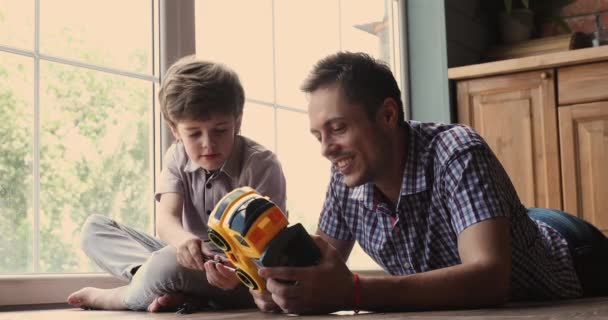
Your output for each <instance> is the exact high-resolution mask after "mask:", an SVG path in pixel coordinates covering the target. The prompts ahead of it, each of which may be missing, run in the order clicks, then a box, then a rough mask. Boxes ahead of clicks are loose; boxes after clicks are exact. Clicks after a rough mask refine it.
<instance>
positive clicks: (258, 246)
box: [208, 187, 321, 290]
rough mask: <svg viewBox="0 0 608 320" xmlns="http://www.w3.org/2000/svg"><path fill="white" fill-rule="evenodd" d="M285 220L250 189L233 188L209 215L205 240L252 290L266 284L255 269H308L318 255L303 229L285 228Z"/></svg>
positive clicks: (319, 254) (275, 207) (316, 262)
mask: <svg viewBox="0 0 608 320" xmlns="http://www.w3.org/2000/svg"><path fill="white" fill-rule="evenodd" d="M287 225H288V221H287V217H286V216H285V214H283V212H282V211H281V209H280V208H279V207H277V206H276V205H275V204H274V203H273V202H272V201H270V200H269V199H268V198H266V197H263V196H261V195H260V194H259V193H257V192H256V191H255V190H254V189H253V188H250V187H241V188H237V189H235V190H233V191H231V192H230V193H228V194H227V195H225V196H224V197H223V198H222V199H221V200H220V201H219V202H218V203H217V205H216V206H215V208H214V209H213V212H212V213H211V215H210V216H209V222H208V235H209V240H211V242H213V244H215V245H216V246H217V247H218V248H219V249H221V250H222V251H223V252H224V253H225V254H226V257H227V258H228V259H229V260H230V262H232V263H233V264H234V266H235V267H236V270H235V272H236V275H237V277H238V278H239V280H241V282H242V283H243V284H245V285H246V286H247V287H249V288H250V289H253V290H263V289H264V288H265V287H266V282H265V280H264V279H263V278H261V277H260V276H258V272H257V270H258V268H259V267H276V266H310V265H314V264H318V263H319V261H320V259H321V253H320V251H319V248H318V247H317V246H316V244H315V243H314V241H313V240H312V238H310V235H309V234H308V233H307V232H306V230H305V229H304V227H303V226H302V225H301V224H300V223H298V224H295V225H293V226H290V227H288V226H287Z"/></svg>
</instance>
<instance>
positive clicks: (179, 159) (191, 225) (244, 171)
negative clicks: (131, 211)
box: [155, 135, 287, 239]
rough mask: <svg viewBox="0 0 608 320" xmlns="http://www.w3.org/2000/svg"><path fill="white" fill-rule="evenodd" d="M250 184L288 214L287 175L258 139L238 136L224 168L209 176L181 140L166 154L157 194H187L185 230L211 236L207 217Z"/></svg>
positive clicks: (203, 236) (158, 197) (183, 212)
mask: <svg viewBox="0 0 608 320" xmlns="http://www.w3.org/2000/svg"><path fill="white" fill-rule="evenodd" d="M242 186H249V187H252V188H254V189H256V190H257V191H258V192H259V193H260V194H262V195H263V196H267V197H269V198H270V200H272V202H274V203H275V204H277V205H278V206H279V207H280V208H281V210H283V212H285V214H287V210H286V207H285V176H284V175H283V170H282V169H281V164H280V163H279V161H278V160H277V157H276V156H275V154H274V153H273V152H272V151H270V150H268V149H266V148H264V147H263V146H262V145H260V144H258V143H256V142H255V141H253V140H251V139H248V138H245V137H243V136H240V135H238V136H237V137H236V139H235V143H234V148H233V150H232V153H231V154H230V156H229V157H228V159H227V160H226V162H225V163H224V165H223V166H222V168H221V169H220V170H218V171H217V172H215V173H214V174H212V175H210V176H208V174H207V171H206V170H205V169H203V168H201V167H200V166H199V165H198V164H196V163H195V162H193V161H190V159H189V158H188V155H187V154H186V149H185V148H184V145H183V144H182V143H181V142H176V143H174V144H173V145H171V147H169V150H167V153H166V154H165V161H164V169H163V170H162V172H161V174H160V181H159V187H158V190H157V192H156V194H155V199H156V201H160V198H161V196H162V194H163V193H171V192H175V193H180V194H182V195H183V197H184V209H183V211H182V224H183V226H184V229H185V230H186V231H188V232H191V233H193V234H194V235H196V236H198V237H200V238H201V239H207V220H208V217H209V215H210V214H211V211H212V210H213V208H214V207H215V204H216V203H217V202H218V201H219V200H220V199H221V198H222V197H223V196H224V195H226V194H227V193H228V192H230V191H232V190H233V189H235V188H238V187H242Z"/></svg>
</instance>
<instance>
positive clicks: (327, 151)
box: [321, 139, 337, 158]
mask: <svg viewBox="0 0 608 320" xmlns="http://www.w3.org/2000/svg"><path fill="white" fill-rule="evenodd" d="M336 149H337V145H336V143H335V141H332V140H330V139H323V141H322V142H321V155H323V156H324V157H326V158H329V157H330V156H331V155H332V154H334V153H335V152H336Z"/></svg>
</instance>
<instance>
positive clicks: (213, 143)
mask: <svg viewBox="0 0 608 320" xmlns="http://www.w3.org/2000/svg"><path fill="white" fill-rule="evenodd" d="M240 125H241V118H240V117H239V118H235V117H234V116H233V115H230V114H226V115H222V114H217V115H212V116H211V117H210V118H209V119H207V120H205V121H199V120H181V121H179V122H178V123H177V125H176V127H175V128H173V127H171V131H172V132H173V135H174V136H175V138H176V139H181V140H182V142H183V144H184V147H185V149H186V153H187V154H188V157H189V158H190V161H193V162H195V163H197V164H198V165H200V166H201V167H203V168H204V169H206V170H218V169H220V168H221V167H222V165H223V164H224V162H226V160H227V159H228V157H229V156H230V153H231V152H232V147H233V146H234V139H235V137H236V134H237V133H238V131H239V128H240Z"/></svg>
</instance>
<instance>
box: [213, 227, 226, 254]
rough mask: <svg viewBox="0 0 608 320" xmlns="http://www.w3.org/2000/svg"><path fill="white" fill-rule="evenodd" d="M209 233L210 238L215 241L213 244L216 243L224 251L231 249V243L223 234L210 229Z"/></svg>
mask: <svg viewBox="0 0 608 320" xmlns="http://www.w3.org/2000/svg"><path fill="white" fill-rule="evenodd" d="M208 235H209V240H211V242H213V244H215V245H216V246H217V247H218V248H220V250H222V251H224V252H228V251H230V245H229V244H228V242H227V241H226V240H225V239H224V237H222V235H221V234H219V233H217V232H215V230H210V231H209V234H208Z"/></svg>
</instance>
